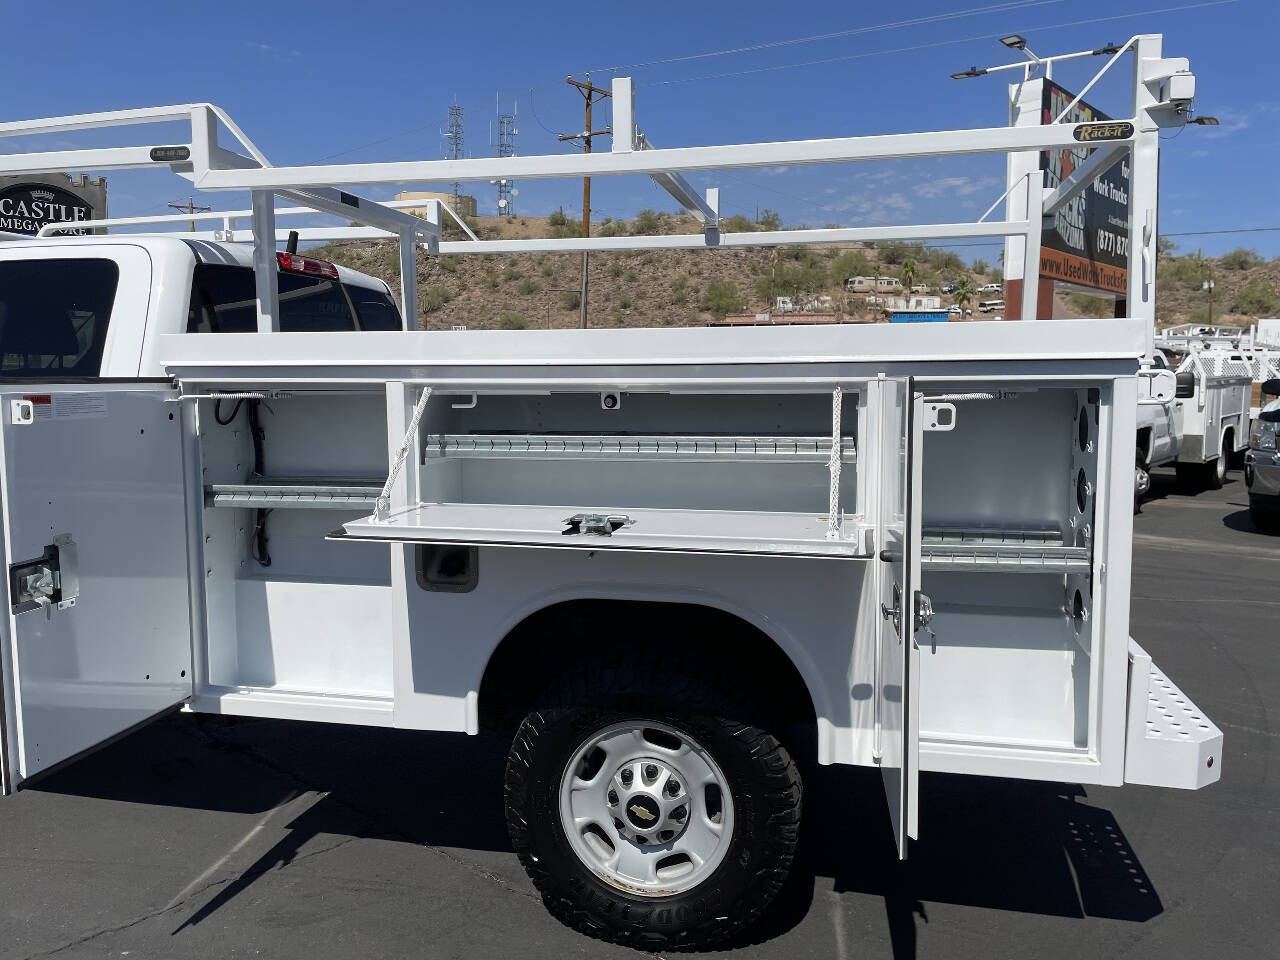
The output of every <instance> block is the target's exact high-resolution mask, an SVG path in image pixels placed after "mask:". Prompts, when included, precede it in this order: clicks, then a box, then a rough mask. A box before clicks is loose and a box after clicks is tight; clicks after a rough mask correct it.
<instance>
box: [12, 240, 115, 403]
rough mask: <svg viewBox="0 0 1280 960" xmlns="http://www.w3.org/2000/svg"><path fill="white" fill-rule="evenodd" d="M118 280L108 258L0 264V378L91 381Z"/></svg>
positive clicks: (105, 332)
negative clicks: (77, 379) (82, 379)
mask: <svg viewBox="0 0 1280 960" xmlns="http://www.w3.org/2000/svg"><path fill="white" fill-rule="evenodd" d="M119 280H120V270H119V268H118V267H117V266H116V264H115V263H114V262H113V261H111V260H101V259H84V260H79V259H57V260H4V261H0V377H4V378H23V379H28V380H38V379H61V378H64V377H96V376H97V375H98V373H99V371H100V368H101V366H102V351H103V348H104V347H105V346H106V342H107V324H108V323H109V322H110V320H111V308H112V306H113V304H114V303H115V299H116V286H117V285H118V283H119Z"/></svg>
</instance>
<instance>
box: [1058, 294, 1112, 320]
mask: <svg viewBox="0 0 1280 960" xmlns="http://www.w3.org/2000/svg"><path fill="white" fill-rule="evenodd" d="M1067 306H1068V307H1070V309H1071V315H1072V316H1073V317H1109V316H1111V315H1112V314H1113V313H1114V312H1115V309H1114V305H1113V304H1112V303H1111V301H1110V300H1107V299H1105V298H1103V297H1091V296H1089V295H1088V294H1087V293H1072V294H1069V295H1068V296H1067Z"/></svg>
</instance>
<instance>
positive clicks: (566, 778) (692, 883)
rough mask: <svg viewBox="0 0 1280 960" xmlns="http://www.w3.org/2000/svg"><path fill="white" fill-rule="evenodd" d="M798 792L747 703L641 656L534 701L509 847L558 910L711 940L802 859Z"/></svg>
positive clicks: (607, 926) (582, 918)
mask: <svg viewBox="0 0 1280 960" xmlns="http://www.w3.org/2000/svg"><path fill="white" fill-rule="evenodd" d="M801 792H802V789H801V782H800V774H799V771H798V769H797V766H796V763H795V761H794V760H793V758H792V757H791V755H790V753H789V752H788V751H787V749H786V748H785V747H784V746H783V745H782V744H781V743H780V742H779V740H778V739H777V738H776V737H775V736H773V735H772V734H771V733H769V732H768V731H767V730H765V729H762V728H761V727H759V726H757V725H756V723H755V722H753V720H752V719H751V712H750V711H749V710H748V709H747V708H746V706H745V705H744V704H743V703H740V702H738V701H737V700H736V698H734V697H731V696H729V695H727V694H726V693H725V692H724V691H721V690H719V689H717V688H716V686H715V685H714V684H713V682H711V681H708V680H706V679H703V678H699V677H695V676H692V675H690V676H681V675H673V673H672V671H671V670H669V669H664V670H662V671H658V670H656V669H653V668H651V667H647V666H646V665H643V664H641V663H639V662H638V660H636V659H631V658H623V659H618V660H613V661H609V662H596V663H591V664H587V665H585V666H583V667H581V668H580V669H578V670H576V671H575V672H574V673H572V674H570V675H569V676H567V677H565V678H564V679H563V680H562V681H561V682H559V683H557V684H555V685H554V686H552V687H551V688H550V689H549V690H547V691H546V692H545V693H544V694H543V696H542V697H540V698H539V700H538V701H537V704H536V706H535V708H534V709H533V710H532V711H530V713H529V714H528V715H527V716H526V717H525V718H524V721H523V722H522V723H521V724H520V728H519V730H518V731H517V732H516V736H515V740H514V742H513V743H512V746H511V752H510V755H509V757H508V760H507V773H506V785H505V795H506V810H507V827H508V830H509V832H510V835H511V843H512V846H514V847H515V850H516V853H517V854H518V855H519V857H520V862H521V864H523V865H524V868H525V870H526V871H527V872H528V874H529V876H530V878H531V879H532V880H533V883H534V885H535V886H536V887H537V888H538V891H539V892H540V893H541V894H542V899H543V902H544V903H545V904H546V906H547V908H548V909H549V910H550V911H551V913H552V914H553V915H555V916H556V917H557V918H558V919H559V920H561V921H562V922H563V923H565V924H567V925H568V926H570V927H573V928H575V929H577V930H579V931H581V932H583V933H586V934H588V935H590V936H593V937H598V938H600V939H602V940H608V941H611V942H614V943H624V944H629V945H631V946H633V947H637V948H640V949H646V950H663V949H669V948H673V947H679V948H686V949H687V948H697V947H707V946H711V945H713V944H716V943H719V942H721V941H723V940H724V939H725V938H726V937H729V936H730V935H732V934H734V933H735V932H737V931H739V930H741V929H743V928H744V927H746V926H747V925H748V924H750V923H752V922H753V921H754V920H755V919H756V918H757V917H759V916H760V914H761V913H762V912H763V911H764V909H765V908H766V907H767V906H768V904H769V902H770V901H771V900H773V898H774V896H775V895H776V894H777V892H778V890H779V889H780V888H781V886H782V884H783V881H784V880H785V879H786V876H787V872H788V870H789V869H790V866H791V861H792V859H793V857H794V855H795V848H796V841H797V837H798V833H799V826H800V808H801Z"/></svg>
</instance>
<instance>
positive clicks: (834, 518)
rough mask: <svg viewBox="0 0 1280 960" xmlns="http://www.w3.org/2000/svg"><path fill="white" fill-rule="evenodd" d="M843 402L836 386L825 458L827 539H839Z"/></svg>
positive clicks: (832, 394)
mask: <svg viewBox="0 0 1280 960" xmlns="http://www.w3.org/2000/svg"><path fill="white" fill-rule="evenodd" d="M843 402H844V390H843V389H842V388H840V387H836V388H835V389H834V390H832V391H831V455H830V456H829V457H828V458H827V469H828V470H829V471H830V473H831V486H830V490H829V491H828V503H827V539H828V540H839V539H840V519H841V517H840V467H841V462H842V457H841V452H842V451H841V446H842V444H841V432H842V431H841V429H840V410H841V407H842V406H843Z"/></svg>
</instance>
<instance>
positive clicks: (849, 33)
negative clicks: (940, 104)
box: [599, 0, 1063, 72]
mask: <svg viewBox="0 0 1280 960" xmlns="http://www.w3.org/2000/svg"><path fill="white" fill-rule="evenodd" d="M1062 2H1063V0H1008V2H1005V3H995V4H988V5H987V6H983V7H970V8H969V9H967V10H954V11H952V12H951V13H937V14H932V15H931V16H927V17H912V18H910V19H908V20H895V21H892V22H889V23H878V24H874V25H872V26H868V27H854V28H852V29H849V30H837V31H835V32H833V33H818V34H814V35H812V36H808V37H795V38H792V39H790V40H770V41H765V42H762V43H753V44H749V45H747V46H743V47H728V48H726V49H724V50H711V51H708V52H707V53H690V54H686V55H684V56H679V57H661V58H658V59H655V60H645V61H642V62H640V63H625V64H619V65H618V66H614V67H601V68H599V69H600V70H601V71H609V72H613V71H617V70H636V69H639V68H641V67H652V66H657V65H659V64H664V63H684V62H687V61H689V60H706V59H709V58H711V57H727V56H733V55H734V54H738V53H754V52H756V51H758V50H772V49H776V48H778V47H791V46H796V45H798V44H801V43H816V42H818V41H820V40H838V39H841V38H843V37H853V36H859V35H862V34H867V33H879V32H883V31H886V30H897V29H901V28H903V27H919V26H926V25H929V24H934V23H944V22H946V21H948V20H961V19H964V18H965V17H976V16H981V15H982V14H986V13H1009V12H1012V11H1014V10H1019V9H1022V8H1025V7H1042V6H1046V5H1048V4H1052V3H1062Z"/></svg>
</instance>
